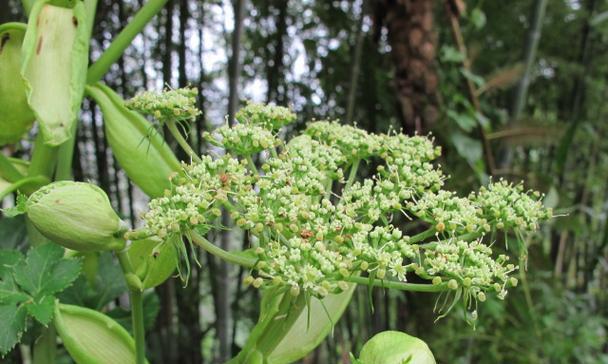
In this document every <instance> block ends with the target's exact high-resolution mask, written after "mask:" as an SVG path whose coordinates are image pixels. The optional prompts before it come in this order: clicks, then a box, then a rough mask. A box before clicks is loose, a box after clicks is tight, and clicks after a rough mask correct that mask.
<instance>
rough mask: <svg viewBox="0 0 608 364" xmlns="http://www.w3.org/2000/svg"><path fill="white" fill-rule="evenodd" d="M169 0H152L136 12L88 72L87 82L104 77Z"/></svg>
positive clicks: (93, 81)
mask: <svg viewBox="0 0 608 364" xmlns="http://www.w3.org/2000/svg"><path fill="white" fill-rule="evenodd" d="M167 1H168V0H150V1H148V2H147V3H146V4H145V5H144V6H142V8H141V9H139V11H138V12H137V14H135V16H134V17H133V19H132V20H131V21H130V22H129V24H128V25H127V26H126V27H125V28H124V29H123V30H122V31H121V32H120V33H119V34H118V35H117V36H116V38H114V40H113V41H112V44H110V46H109V47H108V49H106V50H105V52H103V54H102V55H101V57H99V59H98V60H97V62H95V63H94V64H93V65H92V66H91V67H89V71H88V72H87V83H88V84H93V83H95V82H97V81H99V80H101V78H102V77H103V75H104V74H105V73H106V72H107V71H108V70H109V69H110V67H111V66H112V64H113V63H114V62H116V61H117V60H118V59H119V58H120V56H121V55H122V53H123V52H124V51H125V49H127V47H128V46H129V45H131V42H132V41H133V39H134V38H135V37H136V36H137V34H139V32H141V31H142V29H143V28H144V27H145V26H146V25H147V24H148V22H149V21H150V19H152V18H153V17H154V16H155V15H156V14H157V13H158V12H160V10H161V9H162V8H163V6H165V4H166V3H167Z"/></svg>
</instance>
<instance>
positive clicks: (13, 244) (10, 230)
mask: <svg viewBox="0 0 608 364" xmlns="http://www.w3.org/2000/svg"><path fill="white" fill-rule="evenodd" d="M0 236H1V237H2V239H1V241H0V246H2V248H6V249H13V248H17V247H21V246H23V245H25V241H26V239H27V228H26V225H25V216H24V215H21V216H17V217H14V218H8V217H4V218H2V219H0Z"/></svg>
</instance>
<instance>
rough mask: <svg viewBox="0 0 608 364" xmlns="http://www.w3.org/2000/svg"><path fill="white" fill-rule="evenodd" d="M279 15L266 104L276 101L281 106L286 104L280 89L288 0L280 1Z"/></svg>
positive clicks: (268, 77)
mask: <svg viewBox="0 0 608 364" xmlns="http://www.w3.org/2000/svg"><path fill="white" fill-rule="evenodd" d="M275 2H276V3H278V9H279V15H278V17H277V20H276V28H277V31H276V34H275V41H274V55H273V57H272V61H271V62H272V63H271V64H270V67H268V73H267V82H268V90H267V92H266V102H271V101H276V102H277V103H279V104H282V103H284V101H285V100H284V99H285V95H284V90H283V92H281V90H280V89H279V88H280V86H281V83H283V84H284V82H282V80H284V77H283V56H284V54H285V51H284V48H285V45H284V40H283V37H284V36H285V33H286V32H287V4H288V2H289V1H288V0H278V1H275Z"/></svg>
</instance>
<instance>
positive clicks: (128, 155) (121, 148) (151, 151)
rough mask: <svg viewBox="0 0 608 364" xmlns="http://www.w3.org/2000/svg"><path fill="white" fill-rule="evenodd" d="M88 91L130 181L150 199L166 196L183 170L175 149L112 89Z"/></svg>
mask: <svg viewBox="0 0 608 364" xmlns="http://www.w3.org/2000/svg"><path fill="white" fill-rule="evenodd" d="M86 91H87V94H88V95H89V96H90V97H92V98H93V99H94V100H95V102H97V104H98V105H99V106H100V107H101V111H102V113H103V119H104V126H105V130H106V138H107V139H108V143H109V144H110V147H111V148H112V153H114V156H115V157H116V159H117V160H118V163H119V164H120V166H121V167H122V169H124V170H125V172H126V173H127V176H129V179H131V181H133V183H135V184H136V185H137V186H138V187H139V188H141V189H142V190H143V191H144V192H145V193H146V194H147V195H148V196H150V197H160V196H162V195H163V192H164V191H165V189H170V188H171V184H170V182H169V176H170V175H172V174H174V173H176V172H177V171H179V170H180V169H181V168H180V163H179V161H178V160H177V158H176V157H175V155H174V154H173V152H172V151H171V148H169V146H168V145H167V143H165V141H164V140H163V138H162V136H161V135H160V134H158V132H157V131H156V130H154V127H153V126H152V124H150V122H148V121H147V120H146V119H145V118H144V117H143V116H142V115H140V114H138V113H137V112H135V111H132V110H129V109H127V108H126V107H125V105H124V101H123V99H122V98H121V97H120V96H118V95H117V94H116V93H115V92H114V91H112V90H111V89H110V88H109V87H107V86H105V85H103V84H101V83H98V84H96V85H95V86H87V88H86Z"/></svg>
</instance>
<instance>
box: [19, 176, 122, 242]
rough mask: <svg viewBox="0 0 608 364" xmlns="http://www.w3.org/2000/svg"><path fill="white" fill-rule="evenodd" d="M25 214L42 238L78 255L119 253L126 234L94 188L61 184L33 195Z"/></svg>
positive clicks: (58, 183) (104, 195) (46, 187)
mask: <svg viewBox="0 0 608 364" xmlns="http://www.w3.org/2000/svg"><path fill="white" fill-rule="evenodd" d="M26 212H27V215H28V217H29V219H30V220H31V222H32V223H33V224H34V226H35V227H36V228H37V229H38V230H39V231H40V232H41V233H42V235H44V236H46V237H47V238H49V239H51V240H52V241H54V242H55V243H57V244H60V245H63V246H64V247H66V248H69V249H73V250H77V251H85V252H86V251H100V250H117V249H122V248H123V247H124V245H125V242H124V240H123V238H122V234H123V233H124V232H125V231H126V228H125V226H124V225H123V223H122V221H121V220H120V218H119V217H118V215H116V212H114V210H113V209H112V206H111V205H110V201H109V200H108V196H107V195H106V194H105V192H103V190H102V189H101V188H99V187H97V186H95V185H92V184H90V183H84V182H73V181H61V182H54V183H51V184H49V185H46V186H44V187H42V188H41V189H39V190H38V191H36V192H34V193H33V194H32V195H31V196H30V197H29V199H28V200H27V203H26Z"/></svg>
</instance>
